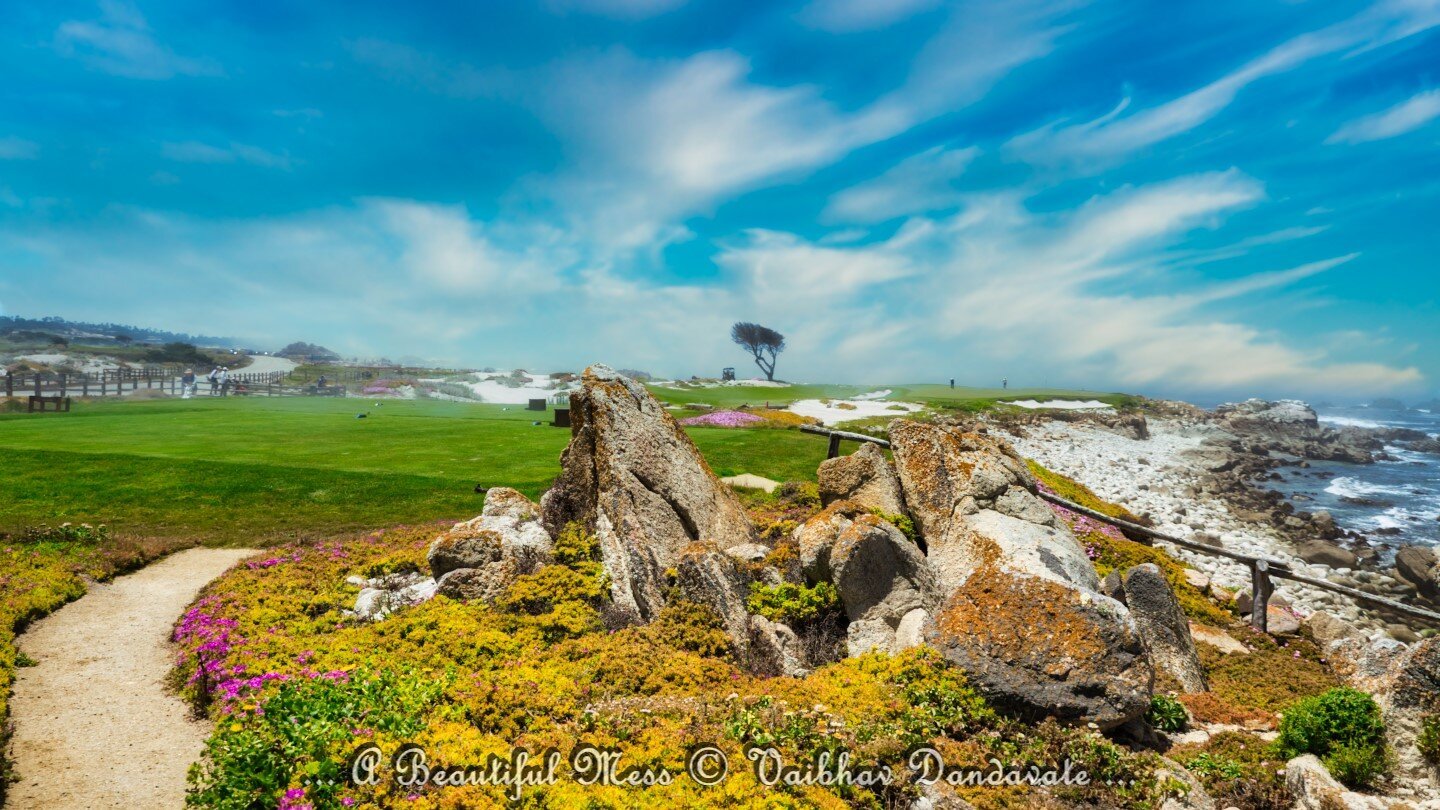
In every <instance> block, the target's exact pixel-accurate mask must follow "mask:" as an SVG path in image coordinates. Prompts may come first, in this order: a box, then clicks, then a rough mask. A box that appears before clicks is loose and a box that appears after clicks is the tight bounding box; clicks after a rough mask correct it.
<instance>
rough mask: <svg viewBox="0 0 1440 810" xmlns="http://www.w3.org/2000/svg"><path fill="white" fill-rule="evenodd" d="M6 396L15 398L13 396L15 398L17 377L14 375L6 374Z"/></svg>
mask: <svg viewBox="0 0 1440 810" xmlns="http://www.w3.org/2000/svg"><path fill="white" fill-rule="evenodd" d="M5 396H7V397H13V396H15V375H14V374H6V375H5Z"/></svg>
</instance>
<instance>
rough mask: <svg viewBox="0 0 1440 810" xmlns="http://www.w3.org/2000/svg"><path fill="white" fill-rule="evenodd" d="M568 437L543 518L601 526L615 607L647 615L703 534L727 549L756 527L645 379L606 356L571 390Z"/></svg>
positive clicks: (551, 525)
mask: <svg viewBox="0 0 1440 810" xmlns="http://www.w3.org/2000/svg"><path fill="white" fill-rule="evenodd" d="M570 419H571V428H570V431H571V434H570V445H569V446H568V447H567V448H565V452H564V454H563V455H562V456H561V457H560V464H561V468H562V469H561V473H560V477H559V478H557V479H556V481H555V486H554V487H553V488H552V489H551V490H550V491H549V492H547V493H546V494H545V497H544V498H543V499H542V500H541V512H542V517H543V521H544V525H545V526H546V527H547V528H548V529H549V530H550V531H551V532H552V533H554V532H558V531H559V530H560V529H561V528H562V527H564V526H565V525H566V524H567V523H570V522H572V521H578V522H579V523H581V524H583V525H584V526H585V528H586V529H587V530H589V531H591V532H593V533H594V535H595V538H596V540H597V541H598V543H599V546H600V553H601V559H602V561H603V562H604V565H605V569H606V571H607V572H608V573H609V575H610V582H611V596H612V597H613V602H614V605H615V608H616V609H617V610H618V611H619V612H621V613H624V614H628V615H630V616H632V617H633V618H635V619H639V620H643V621H649V620H651V619H653V618H654V617H655V616H656V615H657V614H658V613H659V611H660V608H661V607H663V606H664V602H665V598H664V582H665V571H666V570H667V569H669V568H672V567H674V566H675V564H676V563H677V562H678V561H679V556H680V552H681V550H682V549H684V548H685V547H686V546H688V545H690V544H691V543H695V542H697V541H702V540H703V541H707V542H709V543H713V544H714V545H715V546H717V547H719V548H720V549H727V548H730V547H732V546H737V545H741V544H745V543H749V542H751V541H752V539H753V537H752V534H753V528H752V527H751V525H750V521H749V518H748V517H747V516H746V514H745V510H744V508H743V507H742V506H741V505H740V502H739V501H738V500H737V499H736V497H735V494H734V493H733V492H732V491H731V490H730V488H729V487H727V486H725V485H724V484H722V483H721V482H720V480H719V479H718V478H716V477H715V474H714V473H713V472H711V471H710V467H709V466H708V465H707V464H706V463H705V459H704V458H703V457H701V455H700V451H699V450H697V449H696V448H695V444H694V442H692V441H691V440H690V437H689V436H686V435H685V432H684V431H683V430H681V428H680V426H679V425H678V424H677V423H676V422H675V419H674V418H673V417H671V416H670V414H668V413H666V412H665V409H664V408H663V407H661V405H660V403H659V402H658V401H656V399H655V398H654V397H653V396H651V395H650V392H649V391H647V390H646V389H645V387H644V386H642V385H640V384H639V383H636V382H634V381H633V380H630V379H628V378H626V377H624V376H622V375H620V374H618V373H617V372H615V371H614V370H612V369H610V368H608V367H606V366H601V365H596V366H592V367H590V368H588V369H586V370H585V373H584V374H583V375H582V377H581V388H580V390H579V391H576V392H574V393H573V394H572V395H571V397H570Z"/></svg>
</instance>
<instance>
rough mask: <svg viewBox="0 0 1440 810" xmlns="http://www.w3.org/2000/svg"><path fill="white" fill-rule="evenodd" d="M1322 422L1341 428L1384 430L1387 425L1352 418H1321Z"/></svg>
mask: <svg viewBox="0 0 1440 810" xmlns="http://www.w3.org/2000/svg"><path fill="white" fill-rule="evenodd" d="M1319 419H1320V421H1321V422H1326V423H1328V424H1331V425H1339V426H1341V427H1360V428H1383V427H1385V425H1383V424H1381V423H1380V422H1375V421H1372V420H1369V419H1355V418H1353V417H1350V416H1320V417H1319Z"/></svg>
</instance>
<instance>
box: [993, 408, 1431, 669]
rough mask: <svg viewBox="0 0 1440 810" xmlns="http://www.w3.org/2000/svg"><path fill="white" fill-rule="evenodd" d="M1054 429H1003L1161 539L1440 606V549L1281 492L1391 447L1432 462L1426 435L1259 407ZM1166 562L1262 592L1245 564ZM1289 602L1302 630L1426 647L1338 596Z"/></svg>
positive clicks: (1045, 425)
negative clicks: (1290, 482) (1327, 622)
mask: <svg viewBox="0 0 1440 810" xmlns="http://www.w3.org/2000/svg"><path fill="white" fill-rule="evenodd" d="M1051 416H1052V415H1050V414H1043V415H1041V414H1033V415H1032V414H1026V415H1023V418H1019V419H1016V418H1001V419H999V420H997V421H998V426H999V427H1001V428H1003V429H1005V430H1007V431H1008V432H1009V433H1011V434H1012V437H1013V438H1012V441H1013V443H1014V444H1015V446H1016V448H1017V449H1018V450H1019V451H1020V452H1021V453H1022V454H1024V455H1026V456H1028V457H1031V458H1034V459H1035V460H1036V461H1038V462H1040V463H1041V464H1044V465H1045V466H1047V467H1050V468H1052V469H1054V470H1056V471H1057V472H1059V473H1061V474H1064V475H1067V476H1070V477H1073V478H1075V479H1077V480H1079V481H1081V482H1083V483H1085V484H1086V485H1087V486H1089V487H1090V488H1091V489H1093V490H1094V491H1095V492H1096V493H1097V494H1098V495H1100V496H1101V497H1102V498H1105V499H1107V500H1112V501H1115V502H1118V503H1123V504H1126V505H1127V506H1128V507H1129V508H1130V509H1131V510H1132V511H1134V512H1135V513H1136V514H1139V515H1141V516H1142V517H1144V518H1146V519H1148V520H1149V521H1151V522H1152V523H1153V524H1154V526H1155V528H1156V529H1158V530H1159V531H1162V532H1165V533H1167V534H1172V535H1175V536H1177V537H1182V538H1186V539H1190V540H1195V541H1198V542H1203V543H1207V544H1210V545H1215V546H1219V547H1224V548H1227V549H1231V550H1233V551H1239V552H1243V553H1246V554H1254V555H1261V556H1270V557H1276V558H1279V559H1282V560H1286V561H1287V562H1289V563H1290V565H1291V567H1292V569H1293V570H1295V571H1296V572H1297V573H1301V574H1305V575H1308V576H1310V577H1314V578H1318V579H1326V580H1329V581H1331V582H1335V583H1337V584H1341V585H1347V586H1349V587H1352V588H1356V589H1359V590H1362V591H1365V592H1367V593H1373V594H1376V595H1378V596H1385V597H1389V598H1392V599H1397V600H1400V601H1403V602H1418V603H1419V604H1421V605H1422V606H1427V607H1433V606H1434V604H1435V603H1434V602H1431V601H1430V600H1435V599H1440V566H1437V561H1436V557H1435V555H1434V554H1433V553H1432V552H1431V551H1430V550H1429V549H1422V548H1415V547H1410V548H1405V547H1397V546H1396V545H1395V543H1394V541H1393V539H1392V538H1391V536H1390V535H1388V534H1387V533H1385V532H1382V531H1377V532H1371V533H1368V534H1366V533H1361V532H1354V531H1347V530H1345V529H1342V528H1340V527H1338V526H1337V525H1336V524H1335V521H1334V519H1333V518H1332V517H1331V516H1330V514H1329V513H1327V512H1325V511H1323V510H1317V511H1314V512H1307V511H1304V510H1301V509H1296V508H1295V506H1294V504H1292V503H1291V502H1290V501H1288V500H1286V499H1285V498H1284V496H1283V495H1282V494H1281V493H1280V492H1278V491H1276V490H1275V489H1273V488H1272V487H1271V486H1269V484H1270V482H1272V481H1274V480H1276V479H1278V477H1279V475H1278V473H1277V472H1276V471H1277V469H1278V468H1281V467H1296V468H1300V469H1301V470H1304V469H1307V468H1309V467H1310V462H1312V461H1341V462H1347V463H1352V464H1369V463H1373V462H1375V461H1378V460H1384V459H1386V458H1388V456H1387V455H1386V450H1385V448H1386V446H1387V445H1396V444H1399V445H1402V446H1406V447H1408V449H1412V450H1417V451H1421V452H1433V448H1432V447H1431V445H1434V444H1435V443H1436V442H1435V440H1434V439H1432V438H1430V437H1429V436H1428V435H1427V434H1425V433H1423V432H1420V431H1414V430H1403V429H1374V428H1364V427H1350V426H1347V427H1341V428H1332V427H1327V426H1324V425H1322V424H1321V423H1320V422H1319V420H1318V418H1317V416H1316V414H1315V411H1314V410H1312V409H1311V408H1310V407H1309V406H1308V405H1305V404H1304V403H1301V402H1296V401H1279V402H1268V401H1264V400H1249V401H1247V402H1243V403H1239V404H1230V405H1222V406H1220V407H1219V408H1216V409H1215V410H1214V411H1205V410H1202V409H1200V408H1197V407H1194V406H1192V405H1188V404H1185V403H1179V402H1168V401H1148V402H1146V404H1145V409H1144V411H1143V412H1135V413H1125V414H1074V413H1067V414H1063V415H1054V416H1055V418H1047V417H1051ZM1301 474H1306V473H1303V472H1302V473H1301ZM1313 474H1314V475H1317V476H1326V475H1329V473H1325V472H1321V471H1316V472H1315V473H1313ZM1167 550H1168V551H1170V552H1171V553H1172V554H1174V555H1175V556H1177V557H1179V558H1181V559H1183V560H1185V561H1186V563H1188V564H1189V565H1192V566H1194V567H1195V568H1197V569H1199V570H1200V571H1202V572H1204V573H1205V574H1206V575H1207V576H1208V577H1210V579H1211V581H1212V582H1213V583H1214V585H1216V586H1218V587H1220V588H1224V589H1227V590H1232V591H1233V590H1238V591H1241V592H1244V591H1246V590H1248V588H1249V581H1250V580H1249V572H1248V570H1247V569H1246V568H1245V567H1244V566H1242V565H1240V564H1239V563H1236V562H1233V561H1231V560H1227V559H1225V558H1223V557H1217V556H1212V555H1207V554H1203V553H1199V552H1194V551H1190V550H1187V549H1183V548H1167ZM1392 560H1393V562H1391V561H1392ZM1277 595H1278V596H1279V598H1280V600H1281V602H1282V604H1284V605H1285V606H1288V607H1289V608H1290V609H1291V610H1292V611H1293V612H1295V613H1297V614H1298V615H1299V616H1302V617H1303V616H1305V615H1309V614H1311V613H1314V612H1316V611H1320V610H1324V611H1326V612H1328V613H1331V614H1334V615H1337V616H1340V617H1342V618H1344V619H1346V620H1347V621H1350V622H1352V623H1354V624H1356V625H1357V626H1360V627H1362V628H1364V629H1365V630H1367V631H1368V632H1371V633H1377V634H1378V633H1384V634H1388V635H1390V636H1391V637H1394V638H1396V639H1398V640H1401V641H1407V642H1408V641H1414V640H1415V639H1416V637H1417V635H1416V630H1418V629H1419V628H1418V627H1411V626H1409V625H1408V624H1407V623H1406V622H1405V620H1404V618H1403V617H1402V616H1398V615H1391V616H1386V615H1381V614H1379V613H1376V612H1375V611H1373V610H1369V609H1360V608H1358V607H1357V606H1356V605H1355V603H1354V602H1353V601H1352V600H1350V599H1349V598H1347V597H1344V596H1341V595H1339V594H1335V593H1333V592H1330V591H1326V590H1323V589H1319V588H1313V587H1310V586H1306V585H1302V584H1299V583H1295V582H1289V581H1285V582H1281V583H1280V584H1279V585H1278V587H1277Z"/></svg>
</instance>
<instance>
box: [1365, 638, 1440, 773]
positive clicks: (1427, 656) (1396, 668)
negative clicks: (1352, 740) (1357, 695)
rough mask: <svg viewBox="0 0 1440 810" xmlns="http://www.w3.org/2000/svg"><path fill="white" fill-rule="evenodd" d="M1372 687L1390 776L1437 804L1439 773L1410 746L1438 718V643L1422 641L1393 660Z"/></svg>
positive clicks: (1437, 640)
mask: <svg viewBox="0 0 1440 810" xmlns="http://www.w3.org/2000/svg"><path fill="white" fill-rule="evenodd" d="M1378 687H1379V688H1378V690H1377V694H1376V696H1375V698H1376V702H1377V703H1379V704H1380V710H1381V712H1382V713H1383V715H1384V717H1385V744H1386V746H1387V747H1388V748H1389V750H1390V753H1391V761H1390V775H1391V777H1392V778H1393V779H1395V780H1396V781H1397V782H1398V783H1399V784H1403V785H1406V786H1407V787H1410V788H1411V789H1412V790H1414V791H1415V793H1416V794H1417V795H1418V796H1419V797H1421V798H1423V799H1429V800H1436V801H1440V768H1437V767H1436V766H1435V764H1434V763H1432V762H1430V761H1429V760H1428V759H1426V758H1425V756H1424V755H1423V754H1421V753H1420V750H1419V748H1418V747H1417V745H1416V741H1417V739H1418V737H1419V735H1420V732H1421V729H1422V727H1423V724H1424V721H1425V719H1426V718H1427V717H1431V716H1435V715H1437V714H1440V638H1428V639H1425V640H1423V641H1421V642H1419V643H1418V644H1415V645H1413V646H1412V647H1410V648H1408V649H1406V650H1405V651H1404V652H1403V653H1401V654H1399V655H1397V656H1396V660H1395V661H1394V663H1393V664H1392V665H1391V667H1390V669H1389V672H1388V673H1387V674H1386V676H1385V677H1384V678H1383V679H1382V680H1381V681H1380V682H1379V684H1378Z"/></svg>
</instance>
